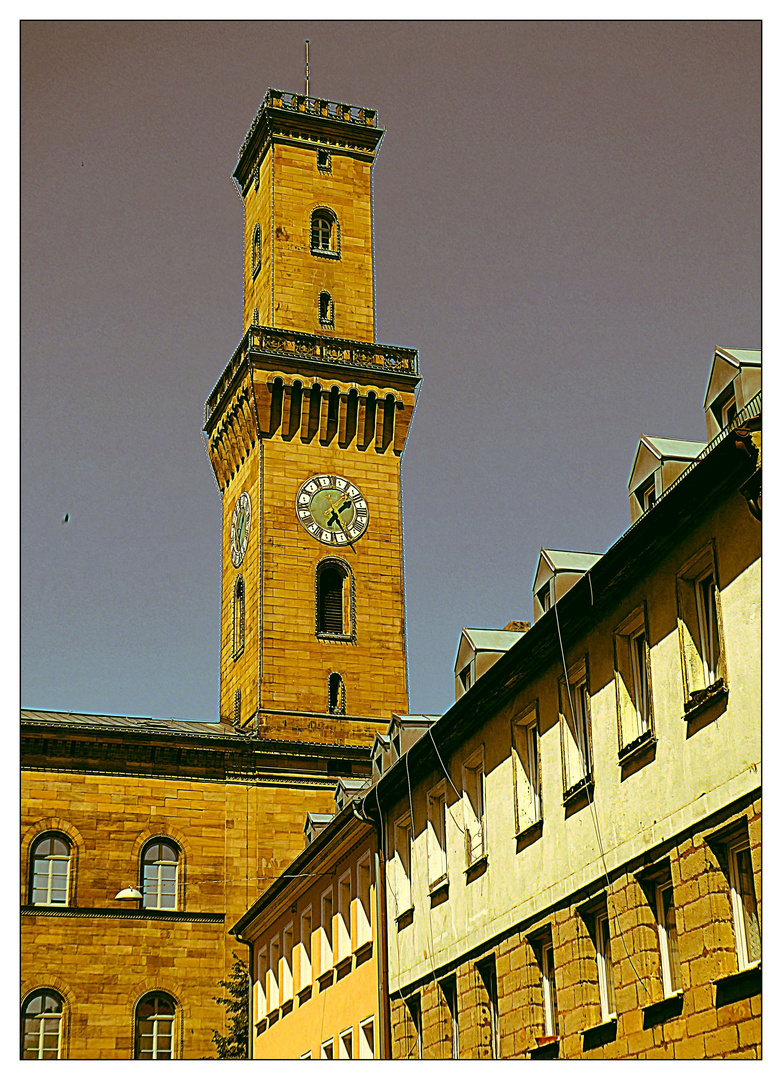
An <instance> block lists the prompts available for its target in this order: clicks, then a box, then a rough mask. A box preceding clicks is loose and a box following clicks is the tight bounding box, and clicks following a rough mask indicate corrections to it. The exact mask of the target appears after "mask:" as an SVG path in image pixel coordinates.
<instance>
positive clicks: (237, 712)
mask: <svg viewBox="0 0 782 1080" xmlns="http://www.w3.org/2000/svg"><path fill="white" fill-rule="evenodd" d="M241 722H242V691H241V690H240V689H239V687H238V686H237V688H236V689H235V690H234V727H239V725H240V724H241Z"/></svg>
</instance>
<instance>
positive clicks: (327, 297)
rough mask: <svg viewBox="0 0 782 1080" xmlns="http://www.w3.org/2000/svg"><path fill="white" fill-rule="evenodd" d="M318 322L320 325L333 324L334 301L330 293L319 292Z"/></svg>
mask: <svg viewBox="0 0 782 1080" xmlns="http://www.w3.org/2000/svg"><path fill="white" fill-rule="evenodd" d="M318 322H319V323H320V325H321V326H333V325H334V301H333V300H332V298H331V293H327V292H321V293H320V294H319V296H318Z"/></svg>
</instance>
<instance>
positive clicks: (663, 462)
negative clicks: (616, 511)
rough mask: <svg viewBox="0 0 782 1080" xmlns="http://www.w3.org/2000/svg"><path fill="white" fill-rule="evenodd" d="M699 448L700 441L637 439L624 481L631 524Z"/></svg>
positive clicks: (688, 462)
mask: <svg viewBox="0 0 782 1080" xmlns="http://www.w3.org/2000/svg"><path fill="white" fill-rule="evenodd" d="M703 447H704V444H703V443H700V442H684V441H682V440H680V439H659V438H657V437H656V436H652V435H642V436H641V439H640V441H639V443H638V447H637V449H636V451H635V457H634V458H633V465H632V468H631V469H630V479H629V480H628V481H627V494H628V496H629V499H630V522H631V523H632V522H633V521H636V520H637V519H638V518H639V517H640V516H641V514H643V513H645V511H647V510H648V509H649V507H650V506H654V504H655V503H656V502H657V500H658V499H659V498H660V496H661V495H662V493H663V492H664V491H665V489H666V488H668V487H670V486H671V484H672V483H673V482H674V480H675V479H676V478H677V476H681V474H682V473H683V472H684V470H685V469H686V468H687V467H688V466H689V465H691V464H692V462H693V461H694V460H695V458H696V457H697V456H698V454H700V452H701V450H703Z"/></svg>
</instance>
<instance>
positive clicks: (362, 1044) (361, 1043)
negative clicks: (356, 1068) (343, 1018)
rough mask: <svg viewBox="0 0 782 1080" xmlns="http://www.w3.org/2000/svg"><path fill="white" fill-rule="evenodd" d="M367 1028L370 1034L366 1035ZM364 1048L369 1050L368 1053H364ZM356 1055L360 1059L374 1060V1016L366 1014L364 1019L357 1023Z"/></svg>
mask: <svg viewBox="0 0 782 1080" xmlns="http://www.w3.org/2000/svg"><path fill="white" fill-rule="evenodd" d="M367 1030H369V1032H370V1035H371V1041H370V1038H369V1037H367ZM365 1050H369V1053H365ZM358 1057H359V1060H361V1061H374V1060H375V1018H374V1016H368V1017H367V1018H366V1020H361V1021H360V1022H359V1025H358Z"/></svg>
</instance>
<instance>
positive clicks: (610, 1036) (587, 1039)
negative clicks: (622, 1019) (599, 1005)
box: [581, 1013, 619, 1050]
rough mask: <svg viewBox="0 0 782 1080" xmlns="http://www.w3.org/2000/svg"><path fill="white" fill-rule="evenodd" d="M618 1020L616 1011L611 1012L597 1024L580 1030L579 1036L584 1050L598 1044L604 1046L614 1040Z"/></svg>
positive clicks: (591, 1048) (595, 1046)
mask: <svg viewBox="0 0 782 1080" xmlns="http://www.w3.org/2000/svg"><path fill="white" fill-rule="evenodd" d="M618 1022H619V1018H618V1017H617V1015H616V1013H612V1014H611V1015H610V1016H608V1017H606V1019H605V1020H601V1021H600V1023H599V1024H595V1025H594V1026H593V1027H590V1028H587V1029H586V1030H585V1031H582V1032H581V1037H582V1041H583V1048H584V1050H595V1049H597V1047H599V1046H605V1045H606V1043H610V1042H614V1041H615V1040H616V1026H617V1023H618Z"/></svg>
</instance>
